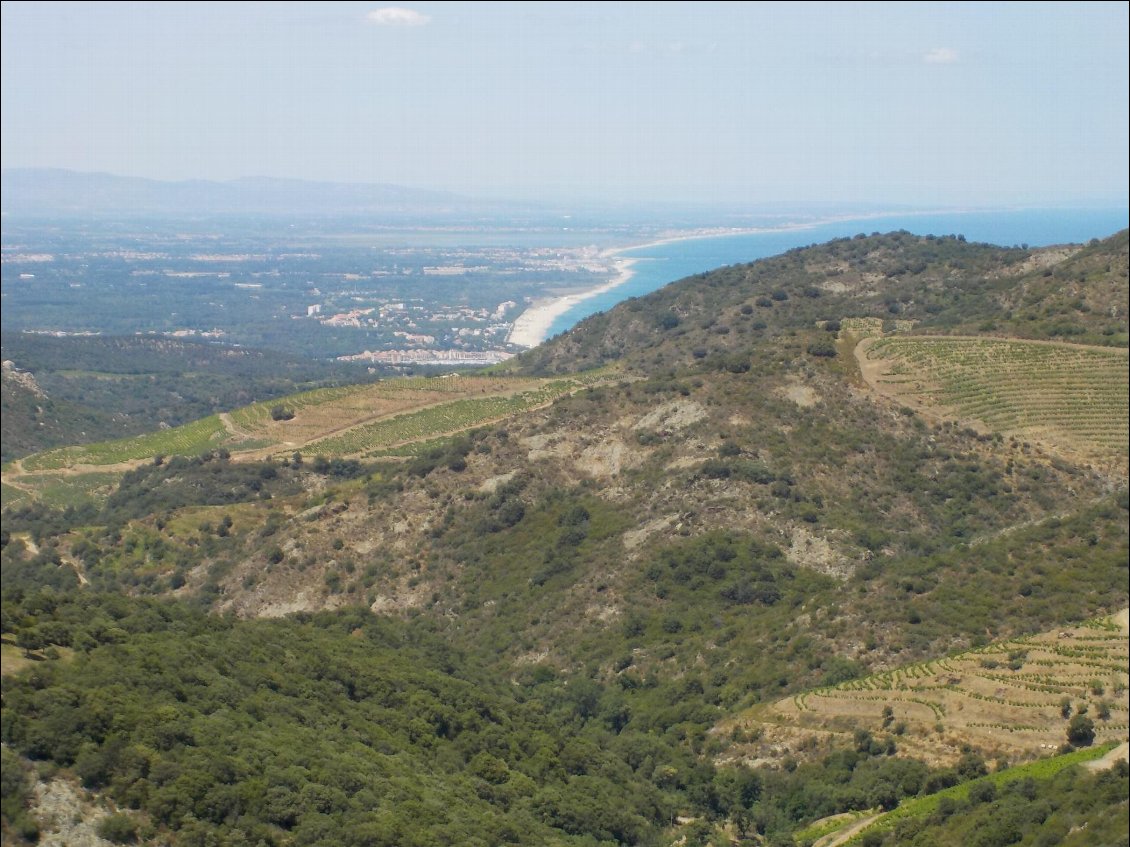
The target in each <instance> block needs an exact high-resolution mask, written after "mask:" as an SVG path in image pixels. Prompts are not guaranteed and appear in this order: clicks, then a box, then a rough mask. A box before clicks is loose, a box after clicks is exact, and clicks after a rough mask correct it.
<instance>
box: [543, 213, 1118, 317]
mask: <svg viewBox="0 0 1130 847" xmlns="http://www.w3.org/2000/svg"><path fill="white" fill-rule="evenodd" d="M1128 224H1130V211H1128V210H1127V209H1025V210H1012V211H999V212H951V213H939V214H922V215H895V216H891V217H881V218H863V219H858V220H840V221H836V222H834V223H826V224H819V225H817V226H813V227H809V228H807V229H796V230H788V231H780V232H763V233H756V234H747V235H727V236H719V237H714V238H695V239H688V240H686V241H675V242H671V243H669V244H660V245H656V246H653V247H640V248H636V249H634V250H624V251H623V252H622V253H619V254H618V255H620V256H622V257H624V258H633V259H638V260H639V261H637V262H636V264H635V265H634V266H633V270H634V271H635V275H634V276H633V277H632V278H631V279H630V280H629V281H628V282H626V283H624V284H623V285H620V286H617V287H616V288H614V289H613V290H611V291H608V292H606V293H604V294H600V295H597V296H595V297H592V298H590V299H588V300H583V301H582V302H580V303H578V304H577V305H576V306H575V307H574V308H572V309H571V310H569V311H568V312H566V313H565V314H563V315H562V316H561V317H559V318H558V319H557V320H556V321H554V323H553V326H552V327H551V328H550V331H549V335H550V336H554V335H557V334H558V333H561V332H564V331H565V330H567V329H570V328H572V327H573V326H575V325H576V324H577V323H579V322H580V321H581V320H583V319H584V318H587V317H588V316H589V315H592V314H596V313H597V312H603V311H606V310H608V309H610V308H612V307H613V306H615V305H616V304H617V303H619V302H621V301H622V300H627V299H628V298H630V297H640V296H642V295H644V294H650V293H651V292H652V291H655V290H657V289H659V288H662V287H663V286H664V285H666V284H667V283H669V282H674V281H675V280H677V279H682V278H684V277H687V276H690V275H691V274H696V273H701V272H702V271H709V270H713V269H714V268H720V267H722V266H724V265H734V264H740V263H744V262H752V261H754V260H755V259H763V258H765V257H766V256H775V255H777V254H778V253H783V252H785V251H786V250H791V249H792V248H794V247H805V246H808V245H810V244H820V243H822V242H825V241H830V240H831V239H833V238H843V237H850V236H853V235H857V234H859V233H861V232H863V233H872V232H891V231H894V230H907V231H909V232H912V233H915V234H916V235H964V236H965V238H966V240H968V241H980V242H987V243H989V244H999V245H1002V246H1006V247H1011V246H1013V245H1020V244H1027V245H1028V246H1031V247H1045V246H1047V245H1050V244H1071V243H1076V244H1077V243H1086V242H1087V241H1090V240H1091V239H1092V238H1106V237H1107V236H1109V235H1113V234H1114V233H1116V232H1118V231H1119V230H1120V229H1125V228H1126V227H1127V226H1128Z"/></svg>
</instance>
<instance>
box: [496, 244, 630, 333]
mask: <svg viewBox="0 0 1130 847" xmlns="http://www.w3.org/2000/svg"><path fill="white" fill-rule="evenodd" d="M621 249H624V248H616V249H615V250H612V251H608V252H609V254H610V255H611V254H614V253H618V252H619V251H620V250H621ZM638 261H639V260H638V259H617V260H616V261H615V262H613V263H612V266H613V267H614V268H615V269H616V271H617V274H616V276H615V277H613V278H612V279H611V280H609V281H608V282H606V283H604V284H603V285H598V286H597V287H596V288H590V289H588V290H587V291H579V292H577V293H576V294H566V295H564V296H562V297H547V298H543V299H540V300H535V301H534V302H533V303H531V304H530V306H529V308H527V309H526V311H524V312H522V314H520V315H518V318H517V319H516V320H515V321H514V325H513V326H512V327H511V328H510V334H509V335H507V336H506V341H507V343H508V344H516V345H518V346H520V347H537V346H538V345H539V344H541V343H542V342H543V341H545V339H546V336H547V335H549V329H550V327H552V326H553V322H554V321H555V320H557V319H558V318H559V317H561V316H562V315H563V314H565V313H566V312H568V311H569V310H570V309H572V308H573V307H574V306H576V305H577V304H578V303H580V302H582V301H584V300H588V299H589V298H591V297H596V296H597V295H598V294H604V293H605V292H606V291H611V290H612V289H613V288H617V287H618V286H621V285H623V284H624V283H625V282H627V281H628V280H630V279H631V278H632V277H633V276H635V271H634V270H632V266H633V265H634V264H635V263H636V262H638Z"/></svg>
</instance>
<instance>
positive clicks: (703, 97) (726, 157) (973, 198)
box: [0, 0, 1130, 207]
mask: <svg viewBox="0 0 1130 847" xmlns="http://www.w3.org/2000/svg"><path fill="white" fill-rule="evenodd" d="M393 2H396V3H401V2H403V3H404V4H405V5H384V4H382V3H380V2H376V3H353V2H344V3H343V2H319V3H303V2H295V3H230V2H225V3H216V4H211V3H196V2H192V3H88V2H83V3H76V4H70V3H51V2H4V3H3V6H2V26H0V39H2V50H0V64H2V77H0V89H2V104H0V112H2V114H0V142H2V146H0V160H2V164H3V167H5V168H13V167H54V168H67V169H72V170H80V171H101V172H108V173H114V174H121V175H127V176H142V177H149V178H155V179H167V180H180V179H220V180H223V179H234V178H239V177H246V176H273V177H288V178H300V179H310V180H326V181H337V182H383V183H396V184H400V185H407V186H415V187H421V188H442V189H448V190H454V191H458V192H461V193H464V194H470V195H477V196H494V197H511V198H514V199H538V198H547V199H553V200H560V199H571V200H589V201H594V202H612V203H632V202H657V201H674V202H680V201H681V202H695V203H704V202H711V201H724V202H735V201H737V202H748V203H768V202H796V201H802V202H816V201H827V202H835V203H851V202H859V203H865V202H866V203H880V204H909V205H916V206H928V207H937V206H963V205H965V206H968V205H981V206H984V205H1025V204H1027V205H1033V204H1073V203H1097V204H1115V205H1120V206H1124V205H1126V203H1127V194H1128V188H1127V186H1128V170H1127V168H1128V165H1127V163H1128V160H1130V146H1128V127H1130V114H1128V101H1130V82H1128V57H1130V45H1128V35H1127V33H1128V31H1130V21H1128V9H1130V4H1127V3H1125V2H1115V3H1069V4H1059V3H1003V4H1002V3H981V2H978V3H905V4H898V3H832V4H823V3H697V2H696V3H603V2H602V3H544V4H543V3H432V2H420V3H412V2H410V0H393Z"/></svg>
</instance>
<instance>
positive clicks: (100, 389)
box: [0, 333, 366, 462]
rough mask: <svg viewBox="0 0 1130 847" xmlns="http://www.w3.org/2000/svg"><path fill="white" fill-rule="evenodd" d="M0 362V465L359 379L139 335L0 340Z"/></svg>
mask: <svg viewBox="0 0 1130 847" xmlns="http://www.w3.org/2000/svg"><path fill="white" fill-rule="evenodd" d="M0 355H2V357H3V359H4V362H5V364H4V373H3V380H4V382H3V392H2V393H0V398H2V402H3V417H2V420H3V445H4V446H3V459H2V460H3V461H4V462H8V461H11V460H12V459H17V458H20V457H21V456H25V455H28V454H29V453H35V452H38V451H40V450H44V449H46V448H48V447H54V446H58V445H63V444H81V443H90V442H94V441H102V440H105V439H108V438H121V437H122V436H125V435H135V434H141V433H143V432H149V431H152V430H154V429H157V428H159V427H176V426H179V425H181V424H185V423H188V422H190V421H193V420H196V419H197V418H200V417H204V416H206V415H210V414H215V413H218V412H224V411H229V410H231V409H234V408H237V407H239V406H243V405H246V404H248V403H250V402H252V401H254V400H264V399H270V398H274V397H279V396H281V395H285V394H289V393H292V392H294V391H297V390H301V389H308V388H313V387H315V386H319V385H333V384H340V383H343V382H356V381H358V380H362V379H365V378H366V373H365V370H364V368H361V367H354V366H349V365H345V364H341V363H325V362H316V361H311V360H308V359H300V358H295V357H290V356H284V355H280V354H277V353H273V352H272V353H267V352H264V351H261V350H252V349H248V348H242V347H240V348H235V347H229V346H220V345H214V344H203V343H198V342H192V341H183V340H180V339H173V338H156V337H145V336H127V337H102V336H78V337H55V336H49V335H33V334H27V333H4V334H3V335H2V336H0ZM76 364H80V365H81V367H76Z"/></svg>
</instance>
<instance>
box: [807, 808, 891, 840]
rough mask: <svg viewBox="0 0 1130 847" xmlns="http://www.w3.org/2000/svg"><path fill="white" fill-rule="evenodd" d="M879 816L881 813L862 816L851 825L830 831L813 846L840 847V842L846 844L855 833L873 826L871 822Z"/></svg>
mask: <svg viewBox="0 0 1130 847" xmlns="http://www.w3.org/2000/svg"><path fill="white" fill-rule="evenodd" d="M878 818H879V815H877V814H876V815H868V816H867V817H865V818H860V819H859V820H857V821H856V822H855V823H853V824H851V826H845V827H844V828H843V829H841V830H837V831H836V832H832V833H829V834H828V835H825V836H824V837H823V838H818V839H817V840H816V842H815V843H814V844H813V845H812V847H838V845H840V844H846V843H847V842H848V841H850V840H851V839H852V838H853V837H854V836H855V835H857V834H859V833H860V832H862V831H863V830H865V829H867V827H869V826H871V824H873V823H874V822H875V821H876V820H877V819H878Z"/></svg>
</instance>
